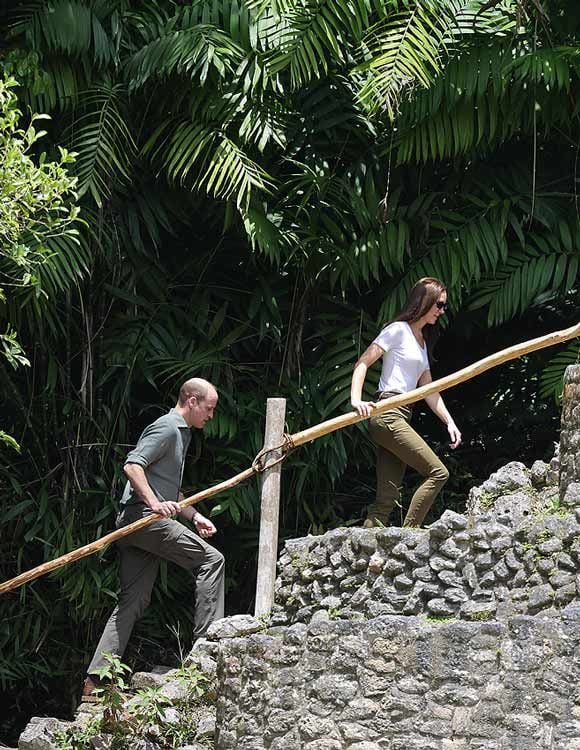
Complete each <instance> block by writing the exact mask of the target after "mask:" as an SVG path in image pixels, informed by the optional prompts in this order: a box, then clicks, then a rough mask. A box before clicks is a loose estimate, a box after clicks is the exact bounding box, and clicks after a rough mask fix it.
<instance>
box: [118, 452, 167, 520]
mask: <svg viewBox="0 0 580 750" xmlns="http://www.w3.org/2000/svg"><path fill="white" fill-rule="evenodd" d="M123 471H124V472H125V476H126V477H127V479H128V480H129V482H130V484H131V487H132V488H133V490H134V491H135V494H136V495H137V497H139V498H140V499H141V500H143V502H144V503H145V505H146V506H147V507H148V508H151V510H152V511H153V513H158V514H159V515H160V516H163V518H171V517H172V516H176V515H177V514H178V513H179V505H178V504H177V503H175V502H173V501H172V500H167V501H165V502H160V501H159V500H158V499H157V496H156V495H155V493H154V492H153V490H152V489H151V485H150V484H149V482H148V481H147V477H146V475H145V470H144V469H143V467H142V466H140V465H139V464H132V463H126V464H125V465H124V466H123Z"/></svg>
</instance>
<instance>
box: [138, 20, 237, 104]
mask: <svg viewBox="0 0 580 750" xmlns="http://www.w3.org/2000/svg"><path fill="white" fill-rule="evenodd" d="M243 57H244V50H243V49H242V48H241V47H240V46H239V45H238V44H237V43H236V42H234V41H233V39H232V38H231V37H230V36H229V34H227V33H225V32H224V31H222V30H221V29H218V28H216V27H215V26H212V25H210V24H198V25H196V26H192V27H190V28H175V22H174V21H171V22H170V24H169V25H168V27H167V28H165V29H161V30H160V31H159V37H158V38H157V39H153V40H152V41H150V42H149V43H148V44H146V45H145V46H143V47H141V48H140V49H139V50H138V51H137V52H136V53H135V54H134V55H133V56H132V57H131V58H130V59H129V61H128V63H127V66H126V69H125V76H126V80H127V83H128V85H129V88H130V90H135V89H138V88H140V87H141V86H143V85H144V84H145V83H146V82H147V81H148V80H149V79H151V78H152V77H156V78H161V79H163V78H167V77H168V76H170V75H173V74H176V75H181V76H186V77H187V78H189V79H195V80H198V81H199V83H200V84H201V85H203V84H204V83H205V82H206V80H207V77H208V75H209V73H210V71H211V70H214V71H215V72H216V73H217V74H218V76H220V77H221V78H224V77H226V76H228V75H231V74H232V73H233V72H234V70H235V69H236V68H237V67H238V66H239V64H240V63H241V61H242V59H243Z"/></svg>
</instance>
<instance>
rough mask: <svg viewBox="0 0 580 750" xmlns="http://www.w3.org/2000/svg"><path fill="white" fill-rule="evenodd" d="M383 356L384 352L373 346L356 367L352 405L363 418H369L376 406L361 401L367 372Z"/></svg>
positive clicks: (352, 383)
mask: <svg viewBox="0 0 580 750" xmlns="http://www.w3.org/2000/svg"><path fill="white" fill-rule="evenodd" d="M383 354H384V351H383V349H381V347H380V346H379V345H378V344H371V345H370V346H369V347H368V349H367V350H366V351H365V352H364V354H363V355H362V356H361V357H360V359H359V360H358V362H357V363H356V365H355V366H354V371H353V373H352V382H351V384H350V403H351V405H352V407H353V409H355V411H357V412H358V413H359V414H360V415H361V417H369V416H370V414H371V411H372V408H373V406H375V402H374V401H362V400H361V398H362V388H363V385H364V382H365V378H366V375H367V370H368V369H369V367H371V365H374V363H375V362H376V361H377V359H379V358H380V357H382V356H383Z"/></svg>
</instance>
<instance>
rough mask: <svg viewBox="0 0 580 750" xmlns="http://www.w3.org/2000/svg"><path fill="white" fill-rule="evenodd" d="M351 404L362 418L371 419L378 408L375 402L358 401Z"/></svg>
mask: <svg viewBox="0 0 580 750" xmlns="http://www.w3.org/2000/svg"><path fill="white" fill-rule="evenodd" d="M350 404H351V406H352V408H353V409H354V410H355V411H356V412H357V414H360V416H361V417H370V415H371V413H372V411H373V409H374V408H375V406H376V404H375V402H374V401H359V400H358V399H357V400H353V401H351V402H350Z"/></svg>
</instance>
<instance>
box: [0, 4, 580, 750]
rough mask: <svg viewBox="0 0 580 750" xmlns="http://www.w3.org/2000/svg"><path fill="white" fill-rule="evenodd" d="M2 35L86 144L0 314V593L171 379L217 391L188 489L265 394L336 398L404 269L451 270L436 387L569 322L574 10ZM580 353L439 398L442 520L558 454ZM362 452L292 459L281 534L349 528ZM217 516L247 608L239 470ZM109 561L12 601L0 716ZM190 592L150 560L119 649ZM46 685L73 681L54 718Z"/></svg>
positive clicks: (72, 540)
mask: <svg viewBox="0 0 580 750" xmlns="http://www.w3.org/2000/svg"><path fill="white" fill-rule="evenodd" d="M0 25H1V28H2V32H3V37H4V38H5V39H7V40H8V42H7V44H6V45H5V46H4V48H3V49H2V50H1V55H2V64H3V67H4V70H5V72H6V73H7V74H9V75H13V76H15V77H16V78H17V79H18V81H19V83H20V86H19V88H18V92H17V93H18V96H19V100H20V108H21V109H22V110H23V111H26V112H29V113H34V112H37V113H47V114H50V116H51V118H52V119H51V120H50V121H49V122H48V123H47V124H46V130H47V131H48V135H47V136H46V138H45V139H44V140H45V142H46V143H48V142H50V144H51V146H52V148H53V149H54V152H55V155H56V154H57V151H58V149H59V147H60V148H65V149H67V152H74V153H75V154H76V158H75V161H74V163H72V164H71V165H70V174H71V176H72V177H74V179H75V180H76V188H75V189H76V191H77V193H78V197H79V205H80V208H81V218H82V219H83V222H84V223H83V224H82V225H80V226H79V227H78V231H79V234H78V236H77V237H76V238H75V241H74V242H73V241H70V240H69V239H68V238H66V237H53V238H49V239H48V241H47V246H48V248H49V250H50V252H49V253H48V254H47V255H48V257H47V258H46V261H45V262H44V263H42V264H40V265H39V266H38V268H37V269H36V275H37V283H36V285H35V291H34V293H32V292H31V290H30V289H20V290H15V292H14V294H12V295H11V297H10V298H9V299H7V300H6V301H4V302H2V307H1V308H0V317H1V318H2V321H1V323H2V325H3V326H4V329H3V330H6V326H10V327H11V329H10V330H17V331H18V333H19V336H20V340H21V343H22V344H23V346H24V350H25V353H26V356H27V357H28V358H29V359H30V362H31V367H29V368H20V369H18V370H13V369H12V368H11V367H9V366H7V364H6V363H5V362H2V361H1V360H0V378H1V381H2V391H1V392H2V399H3V401H2V422H3V424H5V425H6V429H7V431H8V432H10V433H11V434H13V435H14V436H15V437H16V439H17V440H18V442H19V443H20V444H21V446H22V452H21V454H20V455H17V454H15V453H11V452H10V449H8V448H2V457H3V461H2V465H1V466H0V523H1V524H2V531H1V534H0V558H1V563H0V575H1V577H2V578H3V579H6V578H10V577H12V576H13V575H16V574H17V573H18V572H20V571H21V570H24V569H27V568H29V567H32V566H34V565H36V564H39V563H40V562H43V561H44V560H47V559H51V558H53V557H55V556H57V555H59V554H62V553H64V552H65V551H68V550H70V549H71V548H73V547H75V546H78V545H80V544H82V543H85V542H88V541H90V540H92V539H93V538H95V537H96V536H98V535H100V534H102V533H104V532H105V531H106V530H108V529H109V528H110V527H111V526H112V523H113V518H114V514H115V504H116V499H117V497H118V495H119V488H120V486H121V476H120V465H121V463H122V460H123V457H124V455H125V453H126V451H127V449H128V446H130V445H132V444H134V442H135V441H136V439H137V437H138V435H139V433H140V430H141V429H142V428H143V426H144V425H145V424H146V423H147V422H148V421H151V420H152V419H154V418H155V417H157V416H158V415H159V414H160V413H161V412H162V411H163V410H164V409H165V408H166V407H168V406H170V405H172V403H173V401H174V400H175V386H176V384H177V383H179V381H181V380H182V379H185V378H186V377H189V376H192V375H201V376H204V377H207V378H209V379H210V380H212V381H213V382H215V383H216V385H217V386H218V388H219V391H220V405H219V410H218V412H217V416H216V418H215V420H214V421H213V422H212V423H211V424H210V425H209V426H208V428H207V429H206V431H205V435H204V437H203V439H202V438H201V436H200V435H196V436H195V439H194V443H193V448H192V451H191V454H190V459H189V462H188V466H187V473H186V484H187V487H189V488H191V489H199V488H201V487H204V486H207V485H208V484H210V483H213V482H215V481H217V480H220V479H224V478H226V477H227V476H229V475H231V474H233V473H235V472H237V471H239V470H241V469H242V468H244V467H245V466H247V465H248V464H249V463H250V461H251V458H252V457H253V456H254V455H255V453H256V452H257V451H258V450H259V448H260V446H261V439H262V437H261V436H262V430H263V413H264V404H265V399H266V397H267V396H273V395H282V396H285V397H286V398H287V400H288V428H289V431H293V430H295V429H298V428H301V427H304V426H306V425H309V424H314V423H316V422H319V421H321V420H322V419H325V418H327V417H329V416H332V415H334V414H336V413H339V412H340V411H341V410H345V409H347V408H348V387H349V383H350V376H351V371H352V366H353V363H354V361H355V360H356V358H357V356H358V354H359V353H360V352H361V351H362V350H363V349H364V348H365V346H366V345H367V344H368V342H369V341H370V340H371V339H372V338H373V337H374V335H375V333H376V330H377V327H378V326H379V324H380V323H382V322H384V321H386V320H388V319H389V317H391V316H392V315H393V314H394V313H395V311H396V310H397V309H398V308H399V307H400V306H401V304H402V302H403V300H404V299H405V297H406V295H407V292H408V290H409V288H410V286H411V285H412V284H413V283H414V282H415V280H416V279H417V278H418V277H420V276H424V275H435V276H438V277H441V278H442V279H444V280H445V281H446V283H447V285H448V289H449V298H450V302H451V307H452V310H453V314H452V315H451V316H450V317H451V320H449V321H448V322H449V324H450V325H449V327H448V331H446V333H445V335H444V336H443V338H442V340H441V342H440V345H439V349H438V361H437V362H436V363H435V364H434V374H435V375H438V374H444V373H446V372H450V371H452V370H454V369H457V367H459V366H462V365H464V364H466V363H468V362H470V361H473V360H475V359H477V358H478V357H479V356H483V355H485V354H488V353H490V352H491V351H494V350H496V349H499V348H502V346H507V345H509V344H510V343H515V342H517V341H521V340H523V339H525V338H530V337H532V336H535V335H539V334H540V333H543V332H546V331H548V330H552V329H555V328H559V327H564V326H566V325H569V324H571V323H572V322H575V320H576V318H577V313H576V308H577V301H578V293H577V283H578V271H579V266H578V263H579V257H580V256H579V247H578V239H577V238H578V228H579V221H578V217H579V212H578V199H577V182H578V178H577V171H578V153H579V151H578V150H579V143H580V141H579V105H578V89H579V70H580V41H579V34H580V11H579V9H578V6H577V3H576V2H575V1H574V0H560V1H559V2H556V1H555V0H543V2H540V1H539V0H496V1H492V2H484V1H483V0H421V2H414V1H413V0H332V1H330V0H219V1H216V0H211V1H210V0H194V2H185V1H184V0H180V1H179V2H178V1H177V0H175V2H172V1H171V0H132V1H129V0H48V1H47V2H44V1H43V2H41V1H40V0H31V1H30V2H24V1H22V2H17V3H11V4H9V5H8V6H7V7H6V8H5V10H4V12H3V15H2V17H1V20H0ZM46 143H45V148H46V147H47V146H46ZM57 158H58V157H57ZM39 292H40V293H39ZM577 358H578V346H577V345H572V346H570V347H569V348H568V349H567V350H566V351H564V352H560V353H558V354H557V355H556V356H554V353H553V352H548V353H543V354H542V355H538V356H536V357H529V358H527V359H526V360H525V361H522V362H519V363H514V364H512V365H510V367H509V368H505V369H504V370H503V371H502V372H498V373H496V374H493V375H490V374H488V375H487V376H485V377H484V378H482V379H481V380H480V381H478V382H477V383H473V384H470V385H468V386H465V388H462V389H461V390H459V389H458V390H457V392H456V393H453V394H450V395H449V397H448V399H447V400H448V402H449V403H450V404H451V407H452V410H453V409H454V410H455V411H456V412H458V414H457V419H458V422H459V423H460V426H461V427H462V429H463V430H464V433H465V445H464V447H463V448H462V449H461V450H460V451H459V452H458V453H457V455H449V454H447V455H446V458H445V460H446V461H447V462H448V464H449V465H450V466H451V469H452V477H453V479H452V481H451V482H450V484H449V485H448V488H447V489H446V491H445V493H444V495H443V496H442V498H441V500H440V502H439V505H438V507H437V508H435V509H434V512H438V511H440V510H441V506H442V505H443V504H444V505H446V506H448V507H454V508H457V509H461V507H462V503H463V502H464V499H465V495H466V491H467V488H468V487H469V485H470V484H471V483H473V482H475V481H477V480H479V479H482V478H486V476H487V475H488V474H489V473H490V471H492V470H493V469H495V468H497V466H498V465H499V464H500V463H501V462H502V461H506V460H512V459H513V458H515V457H516V456H517V457H518V458H520V459H522V460H531V459H533V458H537V457H541V456H542V455H544V454H546V455H547V454H549V452H550V448H551V442H552V441H553V440H554V439H555V438H556V427H557V413H556V407H555V403H554V396H555V395H557V393H558V390H559V388H560V387H561V385H560V384H561V374H562V369H563V365H564V363H567V362H571V361H576V360H577ZM371 381H372V378H369V383H368V389H367V395H368V396H369V397H371V396H372V390H373V383H372V382H371ZM433 421H434V420H433V419H432V418H430V419H428V420H425V423H424V424H423V420H422V419H421V426H422V429H423V428H424V430H425V431H426V432H427V433H430V434H431V435H432V440H433V442H435V444H436V445H438V447H439V449H443V450H445V448H444V445H443V443H444V439H445V435H444V431H442V430H441V427H440V426H439V425H434V424H433ZM372 465H373V449H372V446H371V445H370V443H369V441H368V438H367V436H366V433H365V430H364V428H362V427H360V426H359V427H358V428H355V429H352V430H349V431H345V432H341V433H339V434H336V435H334V436H331V437H330V438H327V439H323V440H320V441H318V442H316V443H314V444H313V445H311V446H309V447H308V448H307V449H306V450H303V451H301V452H297V453H296V454H295V455H293V456H292V457H291V458H289V459H288V461H287V462H286V464H285V468H284V472H283V477H284V479H283V482H284V486H283V508H282V515H281V524H282V528H281V534H282V537H285V536H286V537H287V536H294V535H300V534H303V533H306V532H308V531H310V532H312V533H317V532H320V531H323V530H325V529H327V528H329V527H332V526H335V525H338V524H343V523H345V522H356V521H357V519H360V518H361V516H362V514H363V511H364V506H365V505H366V503H367V502H368V501H369V499H370V497H371V496H372V492H373V481H374V480H373V476H372V468H371V467H372ZM409 481H411V482H412V481H413V478H412V477H411V478H410V480H409ZM208 511H209V509H208ZM212 512H213V513H214V514H215V516H216V522H217V523H218V525H219V526H220V529H221V541H220V542H219V543H220V545H221V546H222V547H223V549H224V551H225V553H226V556H227V558H228V564H229V576H230V580H229V583H230V593H229V602H230V607H231V608H232V609H234V610H239V609H240V608H245V607H248V606H250V603H251V586H252V578H253V566H254V559H255V551H256V539H257V530H256V520H257V514H258V486H257V484H247V485H244V486H242V487H239V488H236V489H235V491H232V492H230V493H227V494H225V495H223V496H222V497H221V498H220V500H219V502H218V503H217V504H216V505H215V506H214V507H213V509H212ZM113 560H114V553H113V552H112V551H108V552H106V553H105V554H104V555H102V556H100V557H99V558H88V559H85V560H83V561H82V562H79V563H77V564H76V565H74V566H72V567H70V568H65V569H63V570H62V571H60V572H58V573H56V574H54V575H52V576H51V577H50V578H49V579H48V580H42V581H38V582H37V583H35V584H33V585H31V586H28V587H27V588H23V589H21V590H20V591H19V592H18V593H17V594H15V595H11V596H10V597H9V598H6V599H4V600H3V601H2V603H1V605H2V618H1V619H2V622H1V625H0V683H1V686H2V688H3V689H4V690H5V691H6V694H7V695H8V694H10V696H11V700H10V701H9V700H8V698H7V697H6V698H4V699H3V700H4V703H5V704H8V703H10V704H11V705H14V706H15V707H16V710H15V711H14V712H13V716H17V715H18V712H20V714H21V715H22V714H26V713H27V711H28V708H27V707H28V706H29V705H30V701H36V702H40V703H42V705H43V706H45V707H47V708H46V710H47V711H49V710H51V711H53V712H54V711H57V710H60V711H64V710H66V703H67V701H68V703H69V704H70V705H72V703H73V701H74V698H75V690H76V688H77V685H78V682H79V681H78V680H77V682H76V683H75V682H74V679H76V678H77V677H78V675H79V674H80V673H81V671H82V668H83V666H84V665H86V662H87V659H88V656H89V652H90V651H91V649H92V648H93V647H94V644H95V643H96V639H97V636H98V631H99V630H100V628H101V627H102V624H103V621H104V619H105V617H106V616H107V614H108V611H109V610H110V608H111V607H112V605H113V602H114V597H115V589H116V582H115V580H116V578H115V577H116V573H115V566H114V565H112V564H111V563H112V561H113ZM190 595H191V594H190V583H189V582H188V581H186V580H184V578H183V577H182V576H180V575H179V573H176V572H175V571H168V570H166V569H165V568H164V569H163V572H162V575H161V577H160V585H159V586H158V587H157V591H156V596H157V597H158V599H157V602H160V601H162V602H163V607H160V606H155V603H154V604H153V606H152V607H151V608H150V610H149V612H148V613H147V615H146V616H145V618H144V619H143V621H142V623H141V625H140V627H139V630H138V632H137V633H136V637H135V638H134V639H133V646H132V648H133V653H132V654H129V655H128V659H132V660H133V663H135V664H138V663H142V662H143V660H146V659H147V658H148V654H149V653H150V652H152V653H155V659H156V660H157V661H159V660H160V656H159V648H160V644H162V643H164V642H165V643H166V644H169V645H167V646H166V648H167V650H168V652H170V651H171V650H172V649H175V648H176V644H175V641H176V638H177V636H175V633H179V637H180V638H182V639H184V640H185V641H186V640H187V637H188V633H189V632H190V629H191V622H190V620H189V619H188V618H189V617H190V614H191V610H190V608H189V607H188V606H184V602H187V601H188V599H189V597H190ZM168 628H172V632H173V633H174V635H172V636H171V637H170V638H169V639H168V635H169V634H170V631H169V630H168ZM178 628H180V630H178ZM71 675H72V676H74V679H65V678H66V677H69V678H70V676H71ZM54 685H58V686H59V694H60V696H61V697H62V690H63V686H64V685H68V686H69V689H70V693H69V694H68V695H67V696H65V698H64V700H60V701H59V702H58V706H57V705H52V706H51V707H50V708H48V706H49V705H50V702H51V700H52V698H51V696H50V694H49V692H48V691H50V689H51V687H52V686H54ZM39 686H42V688H44V692H43V690H42V689H41V688H40V687H39ZM55 703H56V701H55ZM13 726H14V725H13V724H7V725H6V727H7V728H6V734H7V735H8V734H10V733H11V732H12V731H13V730H12V729H11V727H13Z"/></svg>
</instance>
